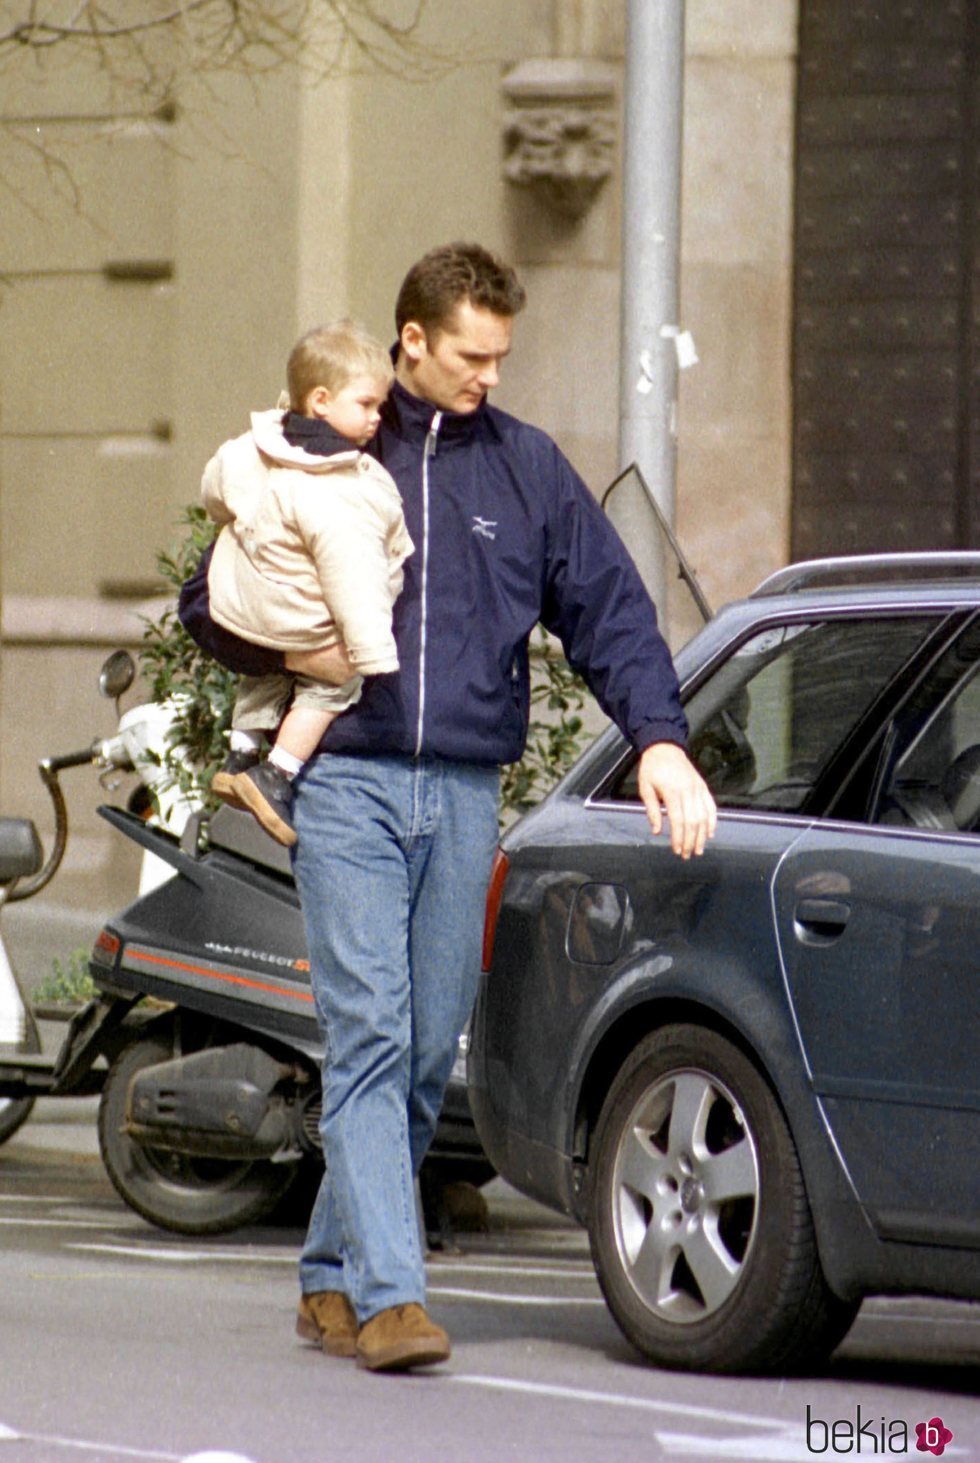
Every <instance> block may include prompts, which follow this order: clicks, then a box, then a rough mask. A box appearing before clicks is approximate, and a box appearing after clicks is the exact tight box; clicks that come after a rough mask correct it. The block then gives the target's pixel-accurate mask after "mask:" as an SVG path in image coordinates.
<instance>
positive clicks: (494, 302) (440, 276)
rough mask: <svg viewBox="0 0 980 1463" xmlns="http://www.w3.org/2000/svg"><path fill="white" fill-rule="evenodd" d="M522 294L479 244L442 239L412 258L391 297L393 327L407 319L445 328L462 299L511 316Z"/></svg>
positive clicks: (429, 328)
mask: <svg viewBox="0 0 980 1463" xmlns="http://www.w3.org/2000/svg"><path fill="white" fill-rule="evenodd" d="M526 298H527V296H526V295H525V293H524V287H523V285H522V284H521V282H520V280H519V279H518V278H517V275H516V273H515V272H514V270H513V269H512V268H511V266H510V265H509V264H505V263H504V262H503V260H502V259H498V258H497V256H496V255H495V254H491V253H490V251H489V250H488V249H484V248H482V246H481V245H479V244H442V245H440V247H439V248H438V249H430V250H429V252H428V254H424V255H423V256H422V258H421V259H420V260H419V261H418V263H416V264H413V265H412V267H411V269H410V270H409V271H408V273H407V274H406V276H405V279H404V281H403V282H402V287H401V289H400V290H399V291H398V299H397V300H396V302H395V329H396V330H397V332H398V335H399V338H400V337H401V333H402V329H403V327H404V326H405V325H406V324H407V323H408V321H409V320H414V321H416V322H417V324H419V325H421V327H422V329H423V330H424V331H425V333H426V334H427V335H429V334H436V333H438V332H439V331H440V330H445V329H446V328H447V327H448V325H449V323H450V321H451V319H452V315H453V311H454V310H455V309H456V307H457V305H459V304H461V303H462V302H463V301H464V300H468V301H469V303H470V304H471V305H473V306H475V307H476V308H477V309H480V310H490V311H492V313H493V314H494V315H507V316H513V315H516V314H518V312H519V311H521V310H523V308H524V302H525V300H526Z"/></svg>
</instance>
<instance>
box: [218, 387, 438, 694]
mask: <svg viewBox="0 0 980 1463" xmlns="http://www.w3.org/2000/svg"><path fill="white" fill-rule="evenodd" d="M283 416H284V413H283V412H282V411H264V412H253V413H252V417H251V422H252V428H251V431H249V432H245V433H244V434H243V435H242V436H241V437H235V438H234V439H233V440H232V441H230V442H225V443H224V445H223V446H222V447H220V448H219V449H218V451H217V452H216V453H215V455H214V457H212V459H211V461H210V462H209V463H208V465H207V467H206V468H205V470H204V477H203V479H202V482H201V496H202V498H203V500H204V506H205V508H206V509H207V511H208V514H209V515H210V517H211V518H212V519H213V520H214V522H215V523H218V524H220V525H222V530H221V533H220V534H219V535H218V541H217V544H216V545H215V550H214V557H213V559H212V560H211V567H210V570H209V572H208V589H209V592H210V596H211V613H212V615H213V617H214V619H215V620H216V621H217V622H218V624H219V625H223V626H224V628H225V629H226V630H232V631H234V633H235V634H236V635H240V636H241V637H242V638H243V639H245V640H250V641H252V642H253V643H255V644H258V645H268V646H271V647H272V648H273V649H275V650H317V649H320V648H322V647H325V646H329V645H335V644H337V643H338V642H339V641H342V642H343V644H344V645H345V646H346V648H347V655H348V657H349V659H350V662H351V664H352V665H353V666H354V668H355V669H356V670H357V671H359V672H360V673H361V674H363V675H378V674H381V673H383V672H386V671H395V670H397V669H398V654H397V651H396V649H395V641H394V636H393V635H392V630H391V612H392V607H393V605H394V603H395V600H396V599H397V597H398V595H399V593H400V591H401V587H402V565H403V563H404V562H405V560H406V559H407V558H408V556H409V554H411V552H412V548H413V545H412V540H411V539H410V537H409V535H408V530H407V528H406V527H405V518H404V515H403V513H402V503H401V498H400V496H399V493H398V489H397V488H396V487H395V484H394V481H393V480H392V478H391V476H390V475H389V474H388V473H387V472H386V471H385V469H384V468H383V467H382V466H381V465H380V463H377V462H375V460H374V458H372V457H369V456H367V454H365V453H363V452H359V451H358V450H357V449H356V448H355V447H353V446H352V447H351V450H350V451H349V452H338V453H336V454H335V455H333V456H331V457H316V456H313V455H312V454H311V453H309V452H306V451H304V450H303V449H302V448H300V447H293V446H290V444H289V443H288V442H287V441H286V439H285V437H284V436H283V432H282V421H283Z"/></svg>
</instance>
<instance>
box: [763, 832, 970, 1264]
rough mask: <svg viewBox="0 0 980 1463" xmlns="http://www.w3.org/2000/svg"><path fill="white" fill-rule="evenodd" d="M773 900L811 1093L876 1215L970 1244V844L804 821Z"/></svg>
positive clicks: (885, 1228) (901, 1230) (914, 1237)
mask: <svg viewBox="0 0 980 1463" xmlns="http://www.w3.org/2000/svg"><path fill="white" fill-rule="evenodd" d="M774 905H775V917H776V928H777V934H778V939H779V947H780V951H781V953H782V958H783V962H784V966H785V969H786V976H787V981H788V985H789V989H790V993H791V999H792V1004H793V1010H794V1014H795V1017H796V1021H797V1023H798V1027H799V1031H800V1037H801V1042H802V1046H803V1050H804V1052H805V1056H806V1060H807V1065H808V1068H809V1070H810V1073H811V1079H812V1082H813V1087H814V1091H815V1092H816V1093H818V1094H819V1096H820V1098H821V1101H822V1103H823V1106H824V1110H825V1111H826V1113H827V1119H828V1122H829V1124H830V1126H831V1128H832V1130H833V1133H834V1137H835V1140H836V1142H837V1144H838V1146H839V1148H840V1151H841V1154H842V1157H843V1160H844V1162H845V1163H846V1165H847V1168H848V1171H849V1173H850V1175H851V1178H852V1180H853V1182H854V1185H855V1188H856V1190H857V1192H858V1194H859V1196H860V1198H861V1200H862V1202H863V1203H864V1204H865V1205H866V1206H867V1209H868V1213H869V1214H870V1216H871V1218H872V1222H873V1223H874V1225H875V1228H876V1229H877V1230H878V1232H879V1233H880V1234H881V1235H882V1236H883V1237H886V1238H890V1239H903V1240H909V1241H913V1242H923V1241H929V1240H931V1241H932V1242H935V1240H936V1238H937V1236H939V1235H940V1234H941V1235H943V1237H944V1238H945V1241H946V1242H947V1243H950V1244H962V1245H969V1246H973V1247H977V1248H980V1162H978V1161H977V1160H978V1156H980V1153H978V1138H980V1063H978V1060H977V1054H978V1052H980V1004H978V986H980V841H978V840H976V839H971V838H967V837H955V838H953V837H939V838H935V839H933V838H931V837H930V836H929V835H928V834H924V833H914V834H908V833H904V832H902V833H899V832H897V831H896V830H881V829H877V828H863V827H855V826H850V827H842V826H838V825H829V826H822V827H813V828H810V829H808V830H807V832H806V833H805V834H804V835H803V837H802V838H801V839H800V840H799V842H798V843H797V845H796V846H795V848H794V849H793V850H792V852H791V853H790V855H789V856H788V857H787V858H786V860H785V861H784V862H783V864H782V867H781V868H780V870H779V872H778V875H777V878H776V884H775V891H774ZM828 1009H830V1010H833V1012H834V1013H835V1019H834V1020H833V1021H828V1020H827V1019H826V1014H827V1011H828Z"/></svg>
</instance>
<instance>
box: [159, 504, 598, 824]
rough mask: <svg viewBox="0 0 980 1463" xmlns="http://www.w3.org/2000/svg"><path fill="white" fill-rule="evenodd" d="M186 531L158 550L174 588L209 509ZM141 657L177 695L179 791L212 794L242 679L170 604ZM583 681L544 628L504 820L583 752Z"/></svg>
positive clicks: (165, 695)
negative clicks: (201, 643) (208, 650)
mask: <svg viewBox="0 0 980 1463" xmlns="http://www.w3.org/2000/svg"><path fill="white" fill-rule="evenodd" d="M181 521H182V523H183V525H184V529H185V532H184V535H183V537H182V538H181V539H180V541H179V542H178V543H177V544H176V545H175V546H173V547H172V548H170V549H168V550H164V551H163V552H162V553H160V554H159V555H158V556H157V567H158V569H159V571H160V573H161V575H162V576H163V578H164V579H165V580H166V581H167V583H168V584H169V585H170V586H171V587H172V589H173V590H174V592H175V594H176V591H177V590H179V588H180V586H181V585H182V584H183V582H184V580H185V579H187V578H189V576H190V575H191V573H192V572H193V570H194V569H195V568H196V566H197V563H198V560H199V559H200V557H201V554H202V553H203V552H204V550H205V548H206V547H207V545H208V544H209V543H210V542H211V540H212V538H213V537H214V531H215V530H214V525H213V524H212V523H211V521H210V520H209V519H208V516H207V514H206V513H205V511H204V509H203V508H201V507H199V506H197V505H193V506H191V507H188V508H186V509H185V510H184V515H183V518H182V520H181ZM140 661H141V665H142V671H143V676H144V679H145V680H146V683H147V685H148V686H149V689H150V695H151V697H152V699H153V700H154V701H167V700H169V699H171V698H174V699H175V700H176V706H177V715H176V720H175V723H174V729H173V732H172V734H171V735H172V740H173V743H174V745H175V747H177V748H179V749H180V750H179V751H177V752H176V753H175V754H174V755H172V756H168V758H167V762H168V766H169V768H170V771H171V773H172V775H173V779H174V782H175V783H176V784H177V785H178V787H179V788H180V790H181V792H184V793H188V794H196V795H198V796H202V797H204V798H205V800H207V799H208V797H209V794H210V787H211V779H212V778H213V776H214V774H215V772H217V770H218V768H219V767H220V766H221V763H222V762H223V761H224V759H225V757H226V756H227V753H228V732H229V730H230V728H231V708H232V702H233V701H234V698H235V680H236V678H235V677H234V676H233V675H232V674H231V672H230V671H226V670H225V669H224V668H223V667H222V666H220V665H218V663H217V662H216V661H214V660H212V659H211V657H210V656H209V655H206V654H205V653H204V651H203V650H201V649H199V648H198V646H197V645H196V644H195V643H194V641H193V640H192V639H191V638H190V636H189V635H188V634H187V631H186V630H185V629H184V627H183V626H182V625H181V623H180V621H179V620H178V618H177V613H176V608H175V607H174V606H171V607H168V608H167V609H166V610H164V612H163V614H162V615H161V616H160V617H159V619H156V620H146V622H145V630H144V636H143V646H142V649H141V651H140ZM586 695H587V692H586V689H585V685H584V683H583V682H582V681H581V680H580V679H579V677H578V676H576V675H575V674H574V673H573V672H572V670H571V669H570V668H569V666H568V663H567V661H565V659H564V657H563V656H562V655H561V654H560V653H559V652H557V651H556V649H555V647H554V643H553V642H552V641H551V640H550V639H549V637H548V635H547V634H546V633H545V631H544V630H543V628H542V627H541V626H539V627H538V632H537V636H536V637H535V641H534V643H533V644H532V646H531V722H530V726H529V729H528V741H527V750H526V752H525V754H524V757H523V758H522V760H521V761H520V762H517V763H514V764H513V765H511V766H509V767H505V768H504V769H503V776H502V781H501V821H502V822H503V823H507V822H510V821H512V820H513V819H514V818H515V817H517V816H518V815H519V814H520V813H523V812H526V811H527V809H528V808H531V807H533V806H534V804H535V803H537V802H539V801H540V800H541V798H542V797H543V796H544V794H545V793H546V792H547V791H548V789H549V788H550V787H551V786H552V785H553V784H554V783H555V782H556V781H557V780H558V778H559V777H560V776H561V775H562V773H563V772H564V771H565V770H566V769H567V768H568V767H569V766H570V765H571V763H572V762H573V761H574V759H575V757H576V756H577V755H578V753H579V751H581V748H582V744H583V741H584V739H585V733H584V727H583V721H582V717H581V715H580V713H581V711H582V708H583V706H584V704H585V698H586Z"/></svg>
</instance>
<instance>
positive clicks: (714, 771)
mask: <svg viewBox="0 0 980 1463" xmlns="http://www.w3.org/2000/svg"><path fill="white" fill-rule="evenodd" d="M934 625H935V621H934V620H933V619H932V618H931V617H924V616H916V617H914V618H913V617H895V618H888V617H881V616H879V617H878V618H876V619H872V618H871V617H869V616H863V617H859V616H854V617H841V618H833V619H826V620H813V621H805V622H792V623H786V624H783V625H776V626H772V625H770V626H769V627H767V628H766V629H765V630H761V631H759V632H757V633H756V634H755V635H753V636H752V637H751V638H750V639H748V640H745V641H744V642H742V643H741V644H740V645H738V646H737V648H736V649H735V650H734V652H733V653H732V654H731V655H730V656H729V657H728V658H727V659H726V660H725V661H724V662H723V663H722V664H721V665H719V666H718V667H717V668H716V669H715V671H714V672H713V673H712V674H711V675H710V676H709V677H708V679H707V680H706V681H705V682H704V683H703V684H702V685H701V686H700V687H699V688H698V689H697V690H696V691H695V692H694V694H693V696H691V697H690V698H689V700H688V701H687V703H686V705H685V711H686V713H687V718H688V722H689V725H690V755H691V758H692V760H693V761H694V763H695V765H696V766H697V767H698V769H699V770H700V772H701V774H702V776H703V777H704V778H705V780H706V781H707V783H708V786H709V787H710V788H711V791H712V793H713V795H714V797H715V800H716V801H717V803H718V805H719V807H721V808H748V809H753V810H760V811H762V810H764V811H770V812H795V811H799V810H801V809H802V808H803V807H804V806H805V804H806V801H807V798H808V797H809V795H810V794H811V792H812V791H813V789H814V787H815V785H816V783H817V780H818V779H819V777H820V774H821V773H822V771H823V770H824V768H825V767H826V766H827V765H828V763H829V762H830V760H831V758H832V757H833V756H834V754H835V753H836V752H837V751H838V750H839V748H840V747H841V746H842V745H843V743H844V742H845V740H846V739H847V737H848V736H849V735H850V733H851V732H852V731H853V730H854V729H855V727H856V726H857V725H858V723H859V722H860V721H861V719H862V717H863V716H864V715H865V713H866V712H867V711H868V710H869V708H870V707H871V706H872V705H873V703H874V702H875V700H876V699H877V698H878V697H879V696H880V694H881V693H882V691H883V690H884V689H885V687H886V686H887V685H888V684H889V683H890V682H891V681H892V679H893V678H894V677H895V676H896V675H897V674H898V672H899V671H900V670H901V669H902V668H903V667H904V666H905V665H906V663H907V662H908V660H909V658H910V657H911V656H912V655H914V653H915V652H916V650H917V649H918V648H919V646H920V645H921V644H922V642H923V640H924V639H925V637H926V635H927V634H928V633H929V631H930V630H931V629H933V628H934ZM611 796H612V797H613V798H614V799H615V800H616V801H630V802H632V801H634V800H637V798H638V793H637V786H636V762H635V760H634V761H633V762H632V763H631V765H630V766H629V767H628V768H627V769H625V771H624V772H623V773H622V774H621V776H620V777H619V779H618V781H617V782H616V784H615V786H614V787H613V788H612V789H611Z"/></svg>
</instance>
